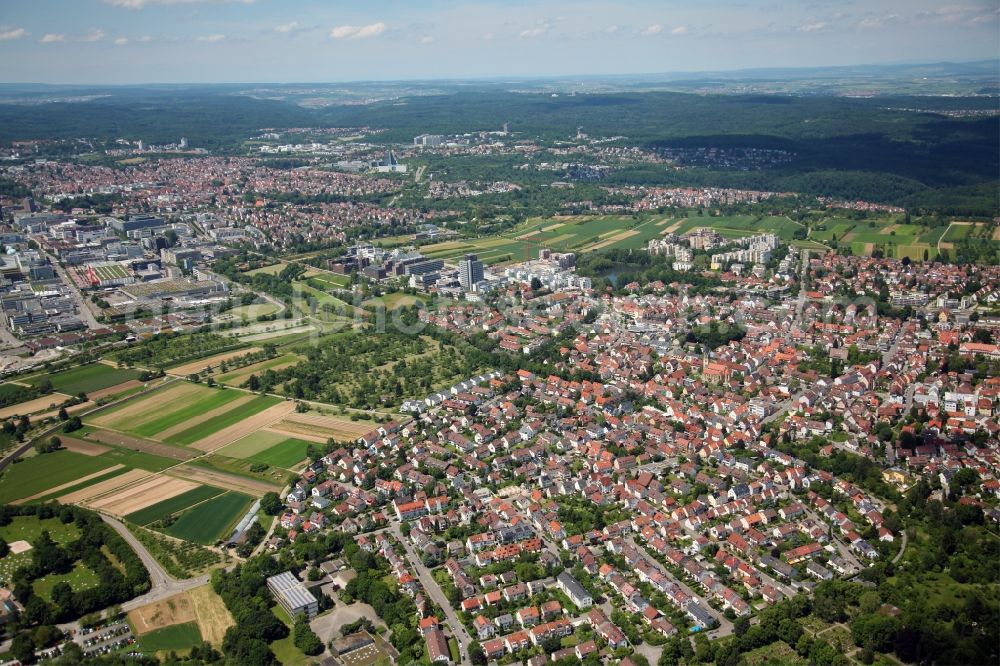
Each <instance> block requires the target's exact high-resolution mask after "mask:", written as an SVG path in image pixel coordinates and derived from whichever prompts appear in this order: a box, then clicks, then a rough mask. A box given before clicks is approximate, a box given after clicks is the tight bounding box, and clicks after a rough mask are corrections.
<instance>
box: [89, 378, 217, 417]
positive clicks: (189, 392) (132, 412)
mask: <svg viewBox="0 0 1000 666" xmlns="http://www.w3.org/2000/svg"><path fill="white" fill-rule="evenodd" d="M204 390H205V387H203V386H201V385H200V384H194V383H191V382H174V383H172V384H171V385H170V386H168V387H167V388H165V389H162V390H159V391H156V392H154V393H151V394H149V395H145V396H143V397H142V398H140V399H139V400H133V401H129V402H127V403H126V404H124V405H122V406H121V407H116V408H114V409H110V410H108V411H106V412H103V413H101V414H98V415H97V416H95V417H93V418H89V419H87V420H88V421H89V422H90V423H93V424H94V425H99V426H109V427H112V428H116V427H119V426H127V427H129V428H133V427H135V426H137V425H141V424H142V423H144V422H145V421H149V420H152V419H155V418H157V417H158V416H159V414H158V413H157V412H156V411H155V410H151V409H150V408H149V404H150V403H149V401H150V400H153V401H155V402H154V403H153V404H159V405H169V404H172V403H175V402H176V403H178V404H180V403H183V402H185V401H187V399H188V398H189V397H190V396H193V395H194V394H196V393H199V392H201V391H204Z"/></svg>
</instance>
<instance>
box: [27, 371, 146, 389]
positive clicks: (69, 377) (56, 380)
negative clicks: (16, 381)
mask: <svg viewBox="0 0 1000 666" xmlns="http://www.w3.org/2000/svg"><path fill="white" fill-rule="evenodd" d="M45 377H48V378H49V380H51V382H52V387H53V388H54V389H55V390H57V391H61V392H62V393H69V394H71V395H76V394H77V393H79V392H80V391H83V392H85V393H88V392H90V391H99V390H100V389H105V388H108V387H109V386H114V385H115V384H121V383H122V382H127V381H129V380H130V379H136V378H138V377H139V371H138V370H127V369H118V368H114V367H112V366H110V365H105V364H104V363H91V364H89V365H82V366H80V367H78V368H71V369H69V370H63V371H62V372H57V373H56V374H54V375H36V376H35V377H33V378H31V380H29V381H30V382H31V383H32V384H34V385H36V386H37V385H38V384H39V383H41V381H42V379H44V378H45Z"/></svg>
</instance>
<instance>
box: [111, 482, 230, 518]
mask: <svg viewBox="0 0 1000 666" xmlns="http://www.w3.org/2000/svg"><path fill="white" fill-rule="evenodd" d="M223 492H225V491H223V490H222V489H221V488H215V487H213V486H198V487H197V488H192V489H191V490H189V491H187V492H185V493H181V494H180V495H178V496H176V497H171V498H170V499H167V500H163V501H162V502H158V503H156V504H154V505H152V506H147V507H146V508H145V509H142V510H140V511H136V512H135V513H130V514H128V515H127V516H125V520H127V521H129V522H130V523H135V524H136V525H143V526H145V525H149V524H150V523H153V522H156V521H157V520H162V519H164V518H166V517H167V516H172V515H173V514H175V513H179V512H181V511H183V510H185V509H187V508H188V507H190V506H194V505H195V504H198V503H199V502H204V501H205V500H209V499H212V498H213V497H218V496H219V495H221V494H222V493H223Z"/></svg>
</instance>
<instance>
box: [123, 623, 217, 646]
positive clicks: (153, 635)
mask: <svg viewBox="0 0 1000 666" xmlns="http://www.w3.org/2000/svg"><path fill="white" fill-rule="evenodd" d="M201 640H202V637H201V630H199V629H198V623H197V622H185V623H183V624H174V625H171V626H169V627H164V628H163V629H157V630H156V631H151V632H149V633H147V634H143V635H142V636H140V637H139V638H138V640H137V641H136V649H138V650H139V651H140V652H144V653H146V654H155V653H157V652H167V651H172V652H178V653H185V652H188V651H190V649H191V647H192V646H194V645H198V644H199V643H201Z"/></svg>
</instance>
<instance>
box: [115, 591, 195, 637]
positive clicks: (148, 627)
mask: <svg viewBox="0 0 1000 666" xmlns="http://www.w3.org/2000/svg"><path fill="white" fill-rule="evenodd" d="M196 619H197V617H196V615H195V611H194V602H193V601H192V600H191V596H190V595H189V594H188V593H187V592H181V593H180V594H175V595H174V596H172V597H168V598H166V599H163V600H162V601H155V602H153V603H151V604H147V605H145V606H140V607H139V608H136V609H135V610H132V611H129V613H128V621H129V622H130V623H131V624H132V628H133V629H134V630H135V633H136V635H137V636H142V635H143V634H147V633H149V632H151V631H156V630H157V629H163V628H164V627H169V626H171V625H174V624H183V623H185V622H194V621H195V620H196Z"/></svg>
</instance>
